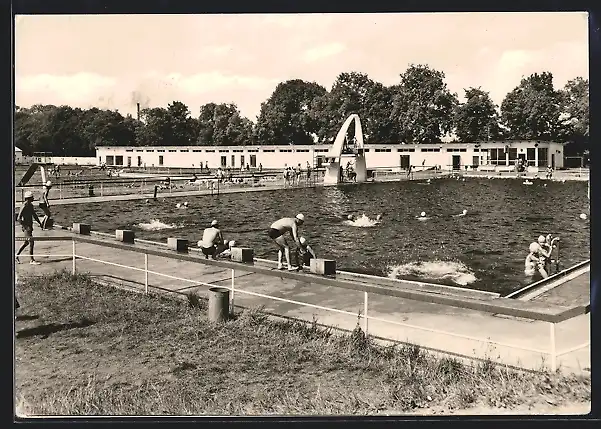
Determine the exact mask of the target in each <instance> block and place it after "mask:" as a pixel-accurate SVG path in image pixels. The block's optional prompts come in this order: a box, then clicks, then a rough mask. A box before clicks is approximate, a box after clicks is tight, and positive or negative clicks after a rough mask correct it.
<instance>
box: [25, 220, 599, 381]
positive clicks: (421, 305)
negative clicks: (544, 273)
mask: <svg viewBox="0 0 601 429" xmlns="http://www.w3.org/2000/svg"><path fill="white" fill-rule="evenodd" d="M15 234H16V235H17V236H20V235H22V233H21V231H20V229H19V228H16V227H15ZM69 234H71V233H70V232H69V231H65V230H61V229H55V230H50V231H40V230H37V229H36V230H35V231H34V236H65V235H69ZM93 238H97V237H93ZM99 239H102V240H106V241H113V242H114V241H115V240H114V239H113V238H110V237H100V238H99ZM17 243H19V242H17ZM131 246H133V247H136V248H145V247H149V246H150V247H152V248H155V249H157V248H158V247H159V246H151V245H148V244H144V243H136V244H135V245H131ZM35 249H36V251H35V253H36V254H38V255H50V256H38V257H36V259H37V260H38V261H39V262H41V265H37V266H34V265H30V264H28V263H27V262H28V260H29V258H28V256H27V255H26V253H27V250H26V251H25V252H24V253H23V254H22V256H21V264H17V265H16V270H17V272H18V273H19V275H20V276H29V275H40V274H44V273H51V272H54V271H56V270H60V269H68V270H71V267H72V257H71V255H72V242H71V241H39V242H37V243H36V246H35ZM158 250H165V248H164V247H163V248H160V249H158ZM76 253H77V255H78V256H84V257H88V258H93V259H97V260H102V261H107V262H112V263H117V264H123V265H128V266H133V267H137V268H142V269H143V268H144V255H143V254H141V253H135V252H130V251H127V250H123V249H115V248H110V247H103V246H100V245H97V244H92V243H82V242H77V244H76ZM190 254H191V255H195V254H197V252H195V251H193V250H191V251H190ZM148 264H149V265H148V266H149V270H151V271H154V272H157V273H162V274H167V275H170V276H173V277H178V278H180V279H179V280H178V279H170V278H166V277H161V276H158V275H155V274H149V276H148V281H149V285H150V286H151V289H152V290H153V291H158V290H161V291H164V292H177V293H180V294H181V293H187V292H196V293H198V294H199V295H201V296H206V294H207V291H208V287H207V286H206V285H201V284H198V283H196V282H203V283H210V284H211V285H216V286H224V287H228V288H229V287H230V286H231V281H232V270H231V269H229V268H226V269H224V268H221V267H216V266H211V265H206V264H203V263H199V262H191V261H180V260H174V259H170V258H166V257H161V256H156V255H151V256H149V257H148ZM255 266H261V267H263V268H268V269H273V271H274V275H273V276H272V275H267V274H262V273H252V272H244V268H243V265H241V267H240V269H235V270H234V273H235V279H234V280H235V289H236V293H235V304H236V306H237V307H238V306H242V307H247V308H249V307H257V306H264V311H266V312H269V313H272V314H274V315H278V316H283V317H290V318H296V319H302V320H307V321H312V320H313V318H314V317H315V318H317V320H318V322H319V323H321V324H324V325H328V326H336V327H338V328H341V329H345V330H352V329H353V328H354V327H355V326H356V324H357V322H358V317H357V314H358V313H359V312H361V313H362V312H363V305H364V293H363V292H362V291H355V290H349V289H342V288H339V287H335V286H325V285H322V284H318V283H315V281H314V280H312V279H313V278H314V276H312V275H310V274H307V275H302V276H300V278H301V279H302V280H297V279H290V278H286V277H285V276H278V275H277V273H279V271H277V270H276V269H275V266H274V264H273V263H270V262H263V261H261V262H257V263H255ZM77 271H78V272H88V273H89V274H90V275H91V276H92V277H93V278H94V279H95V280H96V281H99V282H101V283H105V284H110V285H115V286H121V287H126V288H131V289H135V290H138V291H143V290H144V271H143V270H142V271H134V270H131V269H128V268H124V267H118V266H114V265H107V264H104V263H101V262H97V261H90V260H85V259H78V260H77ZM352 277H353V275H352V274H350V273H349V274H344V275H342V274H341V275H339V276H337V279H345V280H350V281H355V282H364V283H371V284H376V285H377V284H381V285H388V286H390V282H393V280H391V279H380V280H378V279H377V278H362V279H359V278H354V279H353V278H352ZM181 279H188V280H189V281H183V280H181ZM578 285H579V286H578V288H579V289H578V290H580V291H584V290H586V287H585V285H586V282H585V281H584V280H580V283H578ZM398 287H399V288H413V289H421V290H422V292H427V293H430V294H432V296H435V295H440V294H443V295H444V294H451V295H455V296H463V297H465V298H468V299H478V300H482V301H486V300H495V299H498V298H497V297H496V296H495V295H494V294H489V293H479V292H477V291H476V292H474V291H469V290H460V289H459V288H445V287H444V286H442V287H437V286H435V285H427V284H424V285H423V286H420V285H419V284H414V283H410V282H402V281H400V282H398ZM242 291H249V292H254V293H260V294H267V295H272V296H275V297H280V298H284V299H288V300H293V301H298V302H305V303H309V304H314V305H319V306H326V307H332V308H336V309H339V310H344V311H349V312H351V313H352V314H353V315H346V314H340V313H333V312H331V311H326V310H322V309H317V308H311V307H306V306H301V305H300V304H295V303H290V302H284V301H274V300H271V299H267V298H264V297H258V296H251V295H245V294H243V293H242ZM18 292H19V291H18V288H17V295H18ZM555 293H556V294H557V293H559V292H555ZM552 301H554V302H552ZM558 302H559V303H562V302H563V301H562V298H561V296H554V297H553V298H550V299H549V301H547V300H546V298H545V296H539V297H538V299H537V300H535V301H533V302H530V303H523V304H524V305H529V306H533V308H534V307H538V308H544V309H547V308H549V309H553V308H561V307H563V306H564V305H565V303H563V305H562V306H561V307H560V306H558V305H557V303H558ZM21 305H22V307H21V310H20V311H21V312H23V313H26V312H27V303H26V302H24V303H21ZM368 314H369V315H370V317H377V318H381V319H385V320H391V321H397V322H402V323H405V324H409V325H412V326H413V327H408V326H399V325H393V324H390V323H387V322H385V321H378V320H370V321H369V326H368V331H369V334H370V335H374V336H376V337H379V338H382V339H389V340H393V341H405V342H410V343H414V344H419V345H421V346H423V347H426V348H429V349H432V350H441V351H444V352H447V353H455V354H458V355H460V356H468V357H476V358H487V357H490V358H492V359H493V360H495V361H498V362H501V363H505V364H508V365H518V366H521V367H524V368H529V369H539V368H540V367H541V366H542V365H543V355H541V354H540V353H538V352H531V351H523V350H518V349H513V348H508V347H506V346H502V345H492V344H490V343H486V342H481V341H475V340H473V339H467V338H459V337H452V336H449V335H445V334H441V333H438V332H432V331H423V330H417V329H415V328H414V327H415V326H417V327H424V328H429V329H433V330H444V331H446V332H451V333H453V334H456V335H465V336H470V337H473V338H479V339H480V338H481V339H483V340H485V339H487V338H488V339H490V340H494V341H496V342H500V343H505V344H510V345H516V346H524V347H530V348H536V349H539V350H549V347H550V337H549V324H548V323H545V322H538V321H531V320H525V319H520V318H514V317H505V316H503V317H499V316H495V315H492V314H490V313H485V312H481V311H475V310H467V309H461V308H455V307H449V306H446V305H441V304H433V303H431V302H426V301H416V300H410V299H405V298H398V297H394V296H384V295H378V294H375V293H370V294H369V306H368ZM589 316H590V315H589V314H586V315H581V316H578V317H575V318H572V319H570V320H567V321H565V322H561V323H560V324H557V325H556V345H557V350H558V352H561V351H564V350H567V349H570V348H572V347H575V346H577V345H580V344H583V343H586V342H587V341H589V338H590V318H589ZM360 323H361V325H362V326H363V321H362V320H361V321H360ZM544 363H545V364H547V365H548V363H549V357H548V356H545V357H544ZM558 365H559V367H560V369H561V370H563V371H566V372H574V373H588V371H589V369H588V368H590V366H591V365H590V348H589V347H587V348H584V349H580V350H578V351H575V352H571V353H569V354H566V355H564V356H560V357H558Z"/></svg>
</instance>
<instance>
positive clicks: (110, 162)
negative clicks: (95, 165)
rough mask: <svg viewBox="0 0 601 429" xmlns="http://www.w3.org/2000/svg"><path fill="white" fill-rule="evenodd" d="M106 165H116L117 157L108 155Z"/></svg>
mask: <svg viewBox="0 0 601 429" xmlns="http://www.w3.org/2000/svg"><path fill="white" fill-rule="evenodd" d="M106 165H115V157H114V156H113V155H107V156H106Z"/></svg>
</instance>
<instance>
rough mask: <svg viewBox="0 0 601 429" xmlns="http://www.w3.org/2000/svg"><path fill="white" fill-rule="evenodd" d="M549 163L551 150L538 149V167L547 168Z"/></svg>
mask: <svg viewBox="0 0 601 429" xmlns="http://www.w3.org/2000/svg"><path fill="white" fill-rule="evenodd" d="M548 164H550V162H549V148H546V147H539V148H538V166H539V167H546V166H547V165H548Z"/></svg>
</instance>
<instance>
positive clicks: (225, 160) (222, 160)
mask: <svg viewBox="0 0 601 429" xmlns="http://www.w3.org/2000/svg"><path fill="white" fill-rule="evenodd" d="M226 165H227V159H226V157H225V155H222V156H221V166H222V167H225V166H226Z"/></svg>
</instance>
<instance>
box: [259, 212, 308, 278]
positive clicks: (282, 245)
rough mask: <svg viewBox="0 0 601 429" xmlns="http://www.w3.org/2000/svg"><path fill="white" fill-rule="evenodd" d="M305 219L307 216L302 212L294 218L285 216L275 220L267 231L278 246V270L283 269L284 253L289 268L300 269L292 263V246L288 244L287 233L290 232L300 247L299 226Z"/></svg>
mask: <svg viewBox="0 0 601 429" xmlns="http://www.w3.org/2000/svg"><path fill="white" fill-rule="evenodd" d="M304 221H305V216H304V215H303V214H302V213H299V214H297V215H296V217H294V218H291V217H285V218H282V219H280V220H277V221H275V222H274V223H273V224H272V225H271V227H270V228H269V231H267V235H268V236H269V238H270V239H271V240H272V241H273V242H274V243H275V245H276V246H278V270H281V269H283V266H282V253H283V254H284V255H285V256H286V262H287V263H288V270H289V271H294V270H297V269H298V268H297V267H294V266H293V265H292V264H291V263H290V246H288V242H287V241H286V233H287V232H289V233H290V235H291V236H292V238H293V239H294V241H295V242H296V244H297V245H298V247H301V244H300V240H299V238H298V227H299V226H300V225H302V224H303V223H304Z"/></svg>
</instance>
